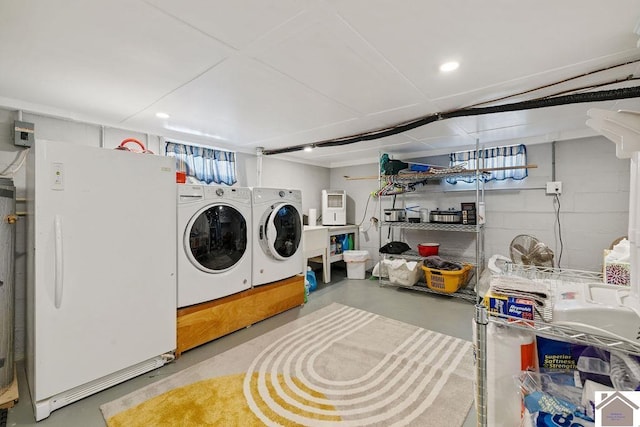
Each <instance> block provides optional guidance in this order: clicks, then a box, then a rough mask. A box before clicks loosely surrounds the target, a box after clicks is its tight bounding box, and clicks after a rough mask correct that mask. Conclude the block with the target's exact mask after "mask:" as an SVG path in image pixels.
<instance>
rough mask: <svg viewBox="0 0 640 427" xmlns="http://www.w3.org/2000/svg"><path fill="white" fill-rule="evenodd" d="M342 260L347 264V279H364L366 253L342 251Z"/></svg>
mask: <svg viewBox="0 0 640 427" xmlns="http://www.w3.org/2000/svg"><path fill="white" fill-rule="evenodd" d="M343 259H344V262H345V263H346V264H347V278H349V279H364V278H365V271H366V269H365V265H366V263H367V260H368V259H369V252H368V251H344V253H343Z"/></svg>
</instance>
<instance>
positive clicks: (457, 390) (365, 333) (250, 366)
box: [101, 304, 473, 427]
mask: <svg viewBox="0 0 640 427" xmlns="http://www.w3.org/2000/svg"><path fill="white" fill-rule="evenodd" d="M224 365H227V366H226V368H225V367H224ZM242 365H244V368H243V369H241V370H240V369H239V367H240V366H242ZM187 371H191V372H187ZM180 377H183V378H180ZM472 379H473V363H472V346H471V343H470V342H468V341H464V340H460V339H457V338H454V337H451V336H447V335H443V334H439V333H436V332H433V331H429V330H426V329H422V328H419V327H416V326H412V325H408V324H406V323H402V322H398V321H395V320H392V319H388V318H385V317H382V316H379V315H376V314H373V313H369V312H366V311H363V310H359V309H356V308H353V307H348V306H344V305H340V304H332V305H331V306H329V307H325V308H323V309H321V310H319V311H317V312H314V313H312V314H310V315H308V316H305V317H303V318H300V319H297V320H296V321H294V322H291V323H290V324H287V325H285V326H283V327H281V328H278V329H276V330H274V331H272V332H269V333H267V334H265V335H263V336H261V337H258V338H256V339H254V340H252V341H251V342H248V343H246V344H242V345H240V346H238V347H236V348H234V349H232V350H229V351H227V352H225V353H223V354H221V355H218V356H215V357H214V358H212V359H210V360H208V361H205V362H202V363H201V364H199V365H195V366H193V367H191V368H188V369H187V370H185V371H183V372H180V373H178V374H175V375H174V376H173V377H170V378H167V379H166V380H163V381H161V382H160V383H161V384H157V385H152V386H149V387H148V390H143V391H142V392H140V393H138V392H136V393H133V395H130V396H125V397H123V398H122V399H120V400H118V401H116V402H112V403H109V404H107V405H104V406H103V407H102V408H101V409H102V411H103V414H104V416H105V419H106V420H107V424H108V425H109V426H110V427H117V426H121V425H122V426H124V425H126V426H135V425H185V426H187V425H194V426H195V425H229V426H232V425H238V426H253V425H255V426H261V425H267V426H280V425H291V426H294V425H303V426H336V425H340V426H434V427H436V426H447V427H455V426H461V425H462V423H463V422H464V419H465V417H466V414H467V412H468V410H469V409H470V407H471V404H472V402H473V385H472Z"/></svg>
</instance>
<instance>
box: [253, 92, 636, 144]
mask: <svg viewBox="0 0 640 427" xmlns="http://www.w3.org/2000/svg"><path fill="white" fill-rule="evenodd" d="M637 97H640V86H634V87H628V88H622V89H612V90H603V91H598V92H587V93H579V94H573V95H563V96H556V97H552V98H543V99H535V100H530V101H521V102H514V103H513V104H503V105H496V106H493V107H480V108H462V109H460V110H453V111H449V112H445V113H435V114H431V115H429V116H424V117H420V118H418V119H414V120H410V121H407V122H403V123H401V124H399V125H397V126H394V127H393V128H383V129H380V130H379V131H371V132H368V133H363V134H358V135H352V136H346V137H343V138H336V139H329V140H325V141H319V142H314V143H309V144H302V145H294V146H291V147H286V148H278V149H275V150H264V151H263V154H264V155H273V154H283V153H292V152H294V151H300V150H303V149H304V148H305V147H309V146H311V147H314V148H319V147H337V146H341V145H348V144H354V143H356V142H361V141H371V140H374V139H379V138H384V137H387V136H391V135H397V134H399V133H402V132H407V131H409V130H412V129H415V128H418V127H421V126H425V125H428V124H429V123H433V122H437V121H439V120H445V119H452V118H456V117H468V116H479V115H483V114H494V113H505V112H510V111H521V110H533V109H535V108H546V107H557V106H559V105H568V104H580V103H585V102H601V101H613V100H617V99H628V98H637Z"/></svg>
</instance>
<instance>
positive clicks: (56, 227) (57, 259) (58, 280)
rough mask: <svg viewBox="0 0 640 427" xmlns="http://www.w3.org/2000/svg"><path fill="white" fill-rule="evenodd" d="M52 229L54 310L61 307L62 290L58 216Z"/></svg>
mask: <svg viewBox="0 0 640 427" xmlns="http://www.w3.org/2000/svg"><path fill="white" fill-rule="evenodd" d="M53 226H54V227H53V228H54V232H55V245H56V248H55V275H54V277H55V278H54V280H55V289H54V291H55V293H54V300H55V301H54V303H55V306H56V308H60V306H61V305H62V288H63V286H62V285H63V279H64V276H63V274H62V266H63V264H62V217H61V216H60V215H56V216H55V218H54V222H53Z"/></svg>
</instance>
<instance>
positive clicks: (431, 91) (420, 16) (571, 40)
mask: <svg viewBox="0 0 640 427" xmlns="http://www.w3.org/2000/svg"><path fill="white" fill-rule="evenodd" d="M327 1H328V2H329V3H330V4H331V5H332V6H333V7H334V8H335V9H336V10H337V11H338V13H339V14H340V15H341V16H343V17H344V19H345V21H346V22H348V23H349V24H350V25H351V26H352V27H353V28H354V29H355V30H356V31H358V32H359V33H360V34H361V35H362V37H363V38H364V39H365V40H367V41H368V42H369V43H370V44H371V45H372V46H373V47H374V48H376V49H377V50H378V51H379V52H380V53H381V54H382V55H384V56H385V58H387V59H388V60H389V61H391V62H392V63H393V64H395V65H396V67H397V69H398V70H399V72H401V73H403V74H404V75H405V76H406V77H407V78H409V79H410V80H411V81H412V82H413V83H414V84H415V85H416V86H417V87H419V88H420V89H421V90H422V91H423V92H424V93H425V94H427V95H428V96H429V97H431V98H442V97H446V96H451V95H454V94H459V93H465V92H469V91H473V90H477V89H478V88H482V87H490V86H493V85H496V84H498V83H500V82H504V81H509V80H512V79H514V78H522V77H526V76H532V75H537V74H539V73H542V72H545V71H548V70H553V69H557V68H562V67H566V66H569V65H571V64H577V63H582V62H585V61H588V60H592V59H594V58H599V57H605V56H608V55H612V54H615V53H618V52H622V51H629V50H631V49H635V48H636V42H637V39H638V36H637V35H636V34H634V32H633V31H634V27H635V25H636V23H637V19H638V11H639V10H640V2H638V1H637V0H623V1H621V2H619V3H618V2H616V6H615V9H612V7H611V4H610V3H609V2H597V1H589V2H587V6H588V7H586V6H585V2H584V1H582V0H568V1H564V2H561V3H558V2H553V3H546V4H547V5H551V4H553V7H551V8H547V7H544V6H545V3H543V4H541V3H540V2H524V3H523V2H512V1H508V0H494V1H491V2H474V1H458V2H430V3H429V4H428V7H425V3H424V1H423V0H408V1H404V2H403V3H402V7H398V5H397V4H396V3H394V2H388V1H385V0H358V1H350V2H343V1H339V0H327ZM614 10H615V11H617V12H620V11H623V13H622V14H620V15H618V14H616V13H612V12H613V11H614ZM624 11H627V13H626V14H625V13H624ZM616 15H617V16H616ZM568 22H571V24H570V25H568V24H567V23H568ZM580 29H582V31H580ZM405 46H410V48H406V49H405V48H402V47H405ZM449 60H457V61H459V62H460V64H461V65H460V68H459V69H458V70H457V71H456V72H454V73H450V74H443V73H440V71H439V70H438V66H439V65H440V63H442V62H445V61H449Z"/></svg>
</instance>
